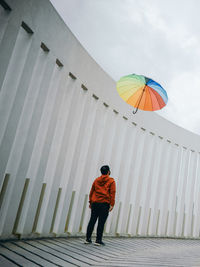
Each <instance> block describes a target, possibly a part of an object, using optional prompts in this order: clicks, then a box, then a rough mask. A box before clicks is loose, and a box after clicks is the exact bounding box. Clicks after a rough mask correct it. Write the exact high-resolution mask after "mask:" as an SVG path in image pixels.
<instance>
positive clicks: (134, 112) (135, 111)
mask: <svg viewBox="0 0 200 267" xmlns="http://www.w3.org/2000/svg"><path fill="white" fill-rule="evenodd" d="M145 87H146V85H145ZM145 87H144V88H143V90H142V94H141V96H140V100H139V102H138V105H137V107H136V110H133V114H136V113H137V111H138V108H139V105H140V102H141V100H142V96H143V94H144V91H145Z"/></svg>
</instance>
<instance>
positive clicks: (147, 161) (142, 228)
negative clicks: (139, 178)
mask: <svg viewBox="0 0 200 267" xmlns="http://www.w3.org/2000/svg"><path fill="white" fill-rule="evenodd" d="M155 139H156V138H155V135H152V134H149V133H147V137H146V140H145V148H146V150H145V158H144V170H143V182H142V184H141V195H140V204H139V206H140V207H142V209H141V215H140V222H139V224H138V234H139V235H146V234H147V231H148V223H149V216H150V214H149V212H150V205H149V204H150V202H149V201H150V195H151V192H150V189H151V184H152V174H153V172H152V171H153V169H152V167H153V164H154V161H155Z"/></svg>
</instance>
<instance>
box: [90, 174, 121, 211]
mask: <svg viewBox="0 0 200 267" xmlns="http://www.w3.org/2000/svg"><path fill="white" fill-rule="evenodd" d="M115 192H116V186H115V180H114V179H113V178H111V177H109V175H101V176H100V177H98V178H96V179H95V180H94V182H93V184H92V188H91V190H90V196H89V202H90V203H93V202H98V203H103V202H106V203H109V204H110V205H111V206H114V204H115Z"/></svg>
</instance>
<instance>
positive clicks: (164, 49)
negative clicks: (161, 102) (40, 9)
mask: <svg viewBox="0 0 200 267" xmlns="http://www.w3.org/2000/svg"><path fill="white" fill-rule="evenodd" d="M51 2H52V4H53V5H54V7H55V8H56V9H57V11H58V13H59V14H60V16H61V17H62V18H63V20H64V21H65V22H66V24H67V25H68V27H69V28H70V29H71V31H72V32H73V33H74V35H75V36H76V37H77V39H78V40H79V41H80V42H81V44H82V45H83V46H84V47H85V49H86V50H87V51H88V52H89V53H90V54H91V56H92V57H93V58H94V59H95V60H96V61H97V63H98V64H99V65H101V67H102V68H103V69H104V70H105V71H106V72H107V73H108V74H109V75H110V76H111V77H112V78H113V79H114V80H115V81H118V80H119V79H120V77H121V76H124V75H127V74H131V73H136V74H143V75H145V76H147V77H151V78H152V79H154V80H155V81H157V82H158V83H160V84H161V85H162V86H163V88H164V89H165V90H166V91H167V94H168V97H169V101H168V104H167V106H166V107H165V108H163V109H162V110H161V111H159V112H157V113H158V114H160V115H161V116H163V117H165V118H166V119H168V120H170V121H172V122H174V123H176V124H178V125H180V126H182V127H184V128H186V129H188V130H190V131H192V132H195V133H197V134H200V103H199V102H200V101H199V100H200V16H199V11H200V1H199V0H51Z"/></svg>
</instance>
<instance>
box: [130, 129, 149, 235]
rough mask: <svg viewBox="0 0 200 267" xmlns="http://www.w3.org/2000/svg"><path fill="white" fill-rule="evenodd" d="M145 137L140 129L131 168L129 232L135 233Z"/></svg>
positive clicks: (138, 212)
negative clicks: (130, 218) (131, 187)
mask: <svg viewBox="0 0 200 267" xmlns="http://www.w3.org/2000/svg"><path fill="white" fill-rule="evenodd" d="M145 139H146V132H145V131H143V130H141V129H140V135H139V138H138V149H137V152H136V153H137V156H136V162H135V167H134V169H133V177H134V184H133V190H132V199H131V203H132V204H133V215H132V216H133V220H132V221H131V234H132V235H136V234H137V233H136V232H137V225H138V220H139V217H140V207H139V194H140V193H141V180H140V179H142V175H143V168H144V165H143V164H144V159H145Z"/></svg>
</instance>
